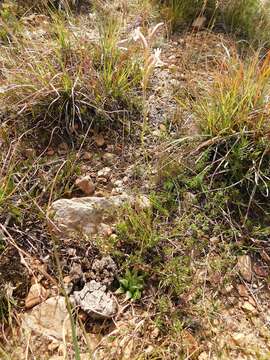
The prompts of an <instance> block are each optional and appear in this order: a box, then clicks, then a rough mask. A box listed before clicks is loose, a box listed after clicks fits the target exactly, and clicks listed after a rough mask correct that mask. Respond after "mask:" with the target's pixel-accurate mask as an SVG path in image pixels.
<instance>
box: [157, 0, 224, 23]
mask: <svg viewBox="0 0 270 360" xmlns="http://www.w3.org/2000/svg"><path fill="white" fill-rule="evenodd" d="M163 3H164V5H165V6H164V10H163V11H164V12H165V15H166V17H167V19H168V21H169V24H170V27H171V29H172V30H176V29H179V28H180V29H181V28H182V29H183V28H185V27H186V26H189V25H191V24H192V22H193V21H194V20H195V19H196V17H198V16H200V15H205V16H207V17H208V21H211V19H212V18H213V15H214V14H215V11H216V9H217V2H216V1H215V0H207V1H205V0H184V1H181V0H167V1H165V2H163Z"/></svg>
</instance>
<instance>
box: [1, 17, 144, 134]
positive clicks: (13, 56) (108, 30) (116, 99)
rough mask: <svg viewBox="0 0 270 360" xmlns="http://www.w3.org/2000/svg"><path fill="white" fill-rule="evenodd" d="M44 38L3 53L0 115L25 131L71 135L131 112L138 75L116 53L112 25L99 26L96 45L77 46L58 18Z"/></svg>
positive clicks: (128, 61) (127, 54) (124, 53)
mask: <svg viewBox="0 0 270 360" xmlns="http://www.w3.org/2000/svg"><path fill="white" fill-rule="evenodd" d="M47 36H49V39H48V40H47V39H46V40H45V39H43V41H42V42H40V39H39V40H38V41H35V40H34V39H32V40H31V41H27V40H25V41H22V43H21V44H20V45H19V44H18V46H16V47H15V48H13V47H8V48H6V49H4V51H5V54H2V61H3V65H4V66H3V76H2V79H1V80H0V85H1V86H2V87H3V88H4V91H2V92H1V94H0V103H1V109H2V112H4V113H9V114H15V113H16V114H17V115H20V116H21V117H23V118H24V124H26V126H27V127H28V126H29V124H30V125H31V126H35V127H41V128H47V129H50V130H52V129H53V128H58V129H65V130H66V131H67V132H68V133H69V134H74V133H75V132H76V130H77V129H80V128H84V127H85V126H86V125H87V126H88V125H89V124H91V123H92V124H93V125H98V124H99V123H100V122H104V121H107V122H109V121H112V120H115V119H119V118H120V116H118V115H119V114H120V115H121V118H122V119H123V118H125V115H126V113H128V112H131V111H132V109H133V108H134V107H133V105H134V104H133V99H134V98H135V97H136V87H138V86H139V82H140V69H139V66H137V65H136V62H135V60H133V58H132V54H131V53H130V52H129V51H121V49H119V48H118V45H117V41H118V40H119V38H118V36H119V26H118V23H117V22H116V21H115V20H107V21H106V23H102V24H101V30H100V39H99V40H98V42H97V43H93V42H90V41H85V40H84V41H83V39H81V40H80V41H78V40H77V39H76V36H74V34H72V33H71V32H70V31H69V29H68V27H67V24H66V23H65V22H64V20H62V19H61V18H59V17H56V18H55V19H54V21H53V23H52V31H51V33H49V34H47ZM123 114H124V115H123ZM26 119H28V123H27V121H26Z"/></svg>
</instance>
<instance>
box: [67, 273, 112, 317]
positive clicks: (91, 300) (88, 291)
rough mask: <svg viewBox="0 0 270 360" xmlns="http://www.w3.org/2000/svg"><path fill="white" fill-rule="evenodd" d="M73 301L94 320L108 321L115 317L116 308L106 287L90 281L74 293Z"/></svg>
mask: <svg viewBox="0 0 270 360" xmlns="http://www.w3.org/2000/svg"><path fill="white" fill-rule="evenodd" d="M73 296H74V300H75V302H76V304H77V305H78V306H80V307H81V309H82V310H84V311H85V312H87V313H88V314H89V315H91V316H92V317H94V318H100V319H102V318H105V319H109V318H112V317H113V316H115V315H116V313H117V310H118V306H117V302H116V299H115V298H114V296H113V295H112V294H111V293H109V292H106V286H105V285H102V284H101V283H100V282H97V281H95V280H91V281H90V282H88V283H86V284H85V286H84V288H83V289H82V290H81V291H75V292H74V294H73Z"/></svg>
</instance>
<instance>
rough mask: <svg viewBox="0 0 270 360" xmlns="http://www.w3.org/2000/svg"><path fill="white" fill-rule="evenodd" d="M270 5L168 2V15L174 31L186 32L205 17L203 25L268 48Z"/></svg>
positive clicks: (194, 0)
mask: <svg viewBox="0 0 270 360" xmlns="http://www.w3.org/2000/svg"><path fill="white" fill-rule="evenodd" d="M268 9H269V2H266V3H264V4H262V2H261V1H260V0H240V1H233V0H228V1H224V2H223V1H221V2H218V1H215V0H206V1H205V0H183V1H182V0H167V1H165V15H166V17H167V19H168V20H169V23H170V24H171V28H172V30H176V29H179V28H180V29H181V28H186V26H189V25H191V24H192V23H193V21H194V20H195V19H196V18H197V17H198V16H204V17H205V18H206V23H205V24H204V25H206V26H208V27H210V28H212V27H215V25H217V26H218V27H219V28H220V27H222V28H223V30H225V31H226V32H229V33H231V34H234V35H236V36H238V37H239V38H241V39H243V40H247V41H248V42H249V43H250V44H252V45H254V46H258V47H260V46H264V47H268V46H269V36H268V34H269V29H270V19H269V16H268Z"/></svg>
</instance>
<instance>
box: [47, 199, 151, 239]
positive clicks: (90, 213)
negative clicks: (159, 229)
mask: <svg viewBox="0 0 270 360" xmlns="http://www.w3.org/2000/svg"><path fill="white" fill-rule="evenodd" d="M138 199H140V206H141V208H145V207H149V206H150V204H149V200H148V199H147V198H146V197H144V196H139V197H134V196H129V195H127V194H122V195H117V196H110V197H83V198H73V199H60V200H57V201H55V202H54V203H53V204H52V206H51V213H52V218H53V221H54V222H55V224H56V225H57V227H58V229H59V230H60V231H61V232H62V233H65V234H69V235H70V234H71V233H76V232H78V233H81V234H84V235H88V236H89V235H94V234H98V233H100V232H101V231H100V229H101V228H102V227H101V226H100V225H101V224H107V225H108V224H113V223H114V222H116V221H117V215H118V213H119V210H120V209H121V208H122V207H123V205H124V204H128V205H131V206H135V204H137V202H138ZM142 199H144V200H142Z"/></svg>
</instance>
